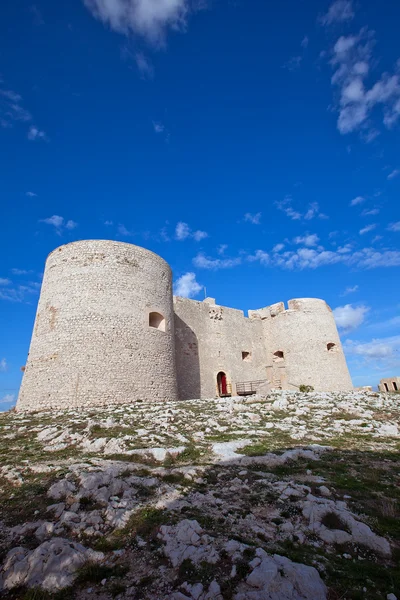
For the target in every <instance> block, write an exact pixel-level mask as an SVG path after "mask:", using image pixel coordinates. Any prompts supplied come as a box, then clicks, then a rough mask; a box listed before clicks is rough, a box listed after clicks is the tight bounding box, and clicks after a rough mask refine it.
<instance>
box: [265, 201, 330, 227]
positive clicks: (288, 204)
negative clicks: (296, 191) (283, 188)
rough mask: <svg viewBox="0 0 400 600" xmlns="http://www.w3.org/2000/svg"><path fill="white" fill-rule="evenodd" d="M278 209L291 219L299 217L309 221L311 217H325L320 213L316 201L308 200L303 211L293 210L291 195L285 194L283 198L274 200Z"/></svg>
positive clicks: (297, 219) (325, 217)
mask: <svg viewBox="0 0 400 600" xmlns="http://www.w3.org/2000/svg"><path fill="white" fill-rule="evenodd" d="M275 205H276V207H277V208H278V210H281V211H282V212H284V213H285V215H286V216H287V217H289V219H292V221H299V220H301V219H305V220H306V221H311V220H312V219H315V218H318V219H327V218H328V217H327V215H325V214H324V213H322V212H321V211H320V209H319V204H318V202H310V203H309V204H308V206H307V208H306V210H305V212H304V213H302V212H299V211H298V210H294V208H293V199H292V197H291V196H286V197H285V198H284V199H283V200H278V201H277V202H275Z"/></svg>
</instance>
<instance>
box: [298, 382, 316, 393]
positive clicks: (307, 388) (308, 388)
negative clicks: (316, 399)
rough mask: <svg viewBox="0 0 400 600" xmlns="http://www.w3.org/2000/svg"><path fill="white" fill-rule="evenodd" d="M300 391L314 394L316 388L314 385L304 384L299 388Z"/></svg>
mask: <svg viewBox="0 0 400 600" xmlns="http://www.w3.org/2000/svg"><path fill="white" fill-rule="evenodd" d="M299 390H300V392H313V391H314V388H313V386H312V385H305V384H304V383H302V384H301V385H300V386H299Z"/></svg>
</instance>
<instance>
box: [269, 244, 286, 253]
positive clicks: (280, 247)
mask: <svg viewBox="0 0 400 600" xmlns="http://www.w3.org/2000/svg"><path fill="white" fill-rule="evenodd" d="M284 247H285V244H275V246H274V247H273V248H272V252H281V250H283V249H284Z"/></svg>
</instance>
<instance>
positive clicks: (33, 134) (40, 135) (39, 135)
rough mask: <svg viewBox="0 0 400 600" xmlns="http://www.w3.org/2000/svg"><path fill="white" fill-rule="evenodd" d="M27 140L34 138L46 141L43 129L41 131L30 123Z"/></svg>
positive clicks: (33, 139) (34, 139)
mask: <svg viewBox="0 0 400 600" xmlns="http://www.w3.org/2000/svg"><path fill="white" fill-rule="evenodd" d="M28 140H31V141H32V142H34V141H36V140H43V141H44V142H47V141H48V138H47V135H46V134H45V132H44V131H41V130H40V129H38V128H37V127H35V125H32V126H31V127H30V128H29V131H28Z"/></svg>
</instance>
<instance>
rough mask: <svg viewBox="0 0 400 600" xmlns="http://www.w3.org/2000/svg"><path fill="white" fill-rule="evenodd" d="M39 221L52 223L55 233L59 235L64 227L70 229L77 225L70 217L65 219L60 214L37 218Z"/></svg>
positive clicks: (47, 223)
mask: <svg viewBox="0 0 400 600" xmlns="http://www.w3.org/2000/svg"><path fill="white" fill-rule="evenodd" d="M39 222H40V223H46V225H52V226H53V227H54V228H55V230H56V233H57V235H61V234H62V233H63V232H64V230H65V229H68V230H71V229H75V227H77V226H78V223H75V221H72V219H69V220H67V221H66V220H65V219H64V217H61V216H60V215H53V216H52V217H47V218H46V219H39Z"/></svg>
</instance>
